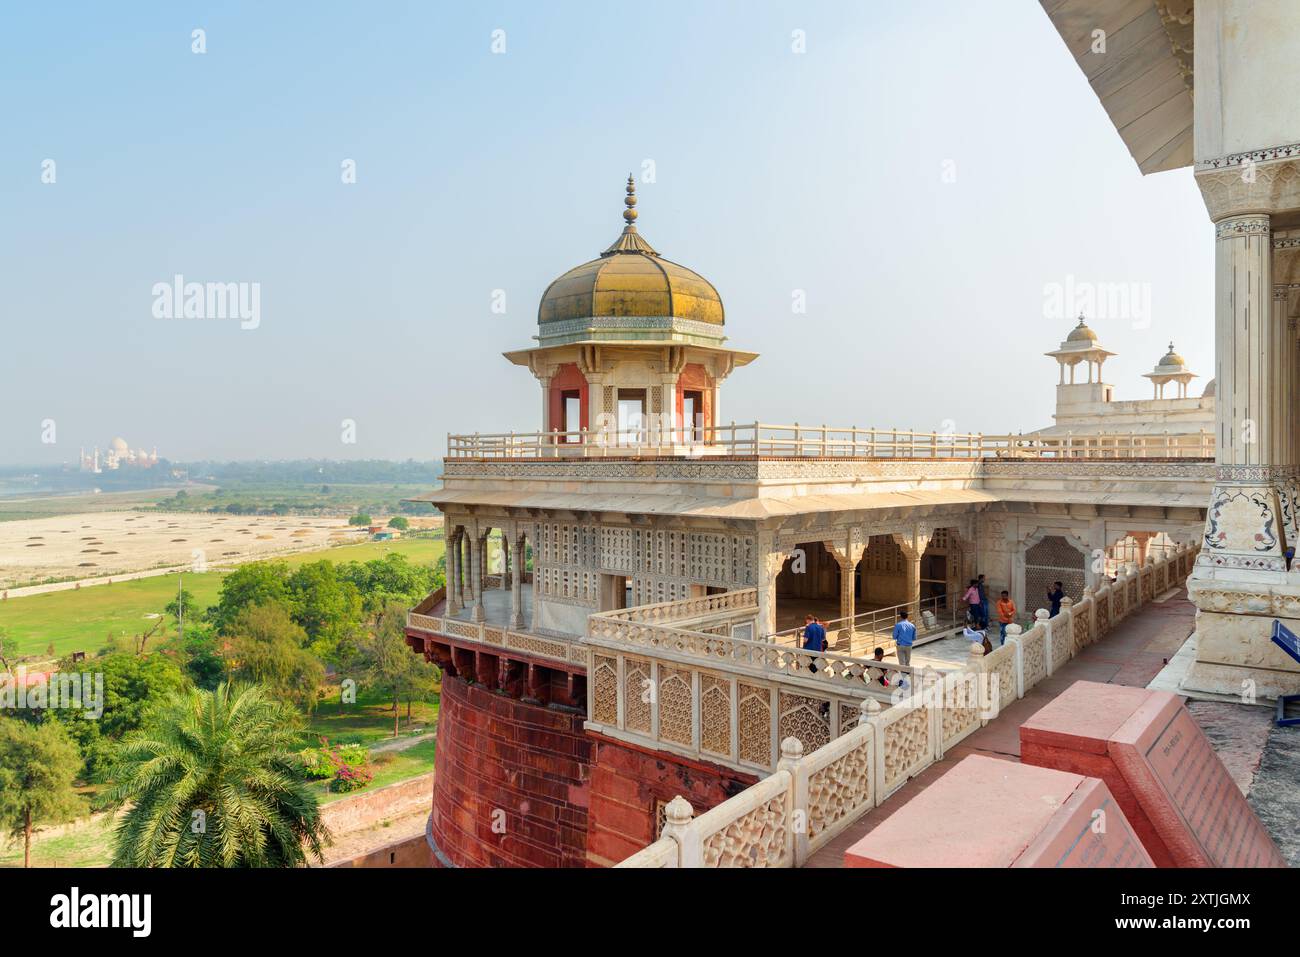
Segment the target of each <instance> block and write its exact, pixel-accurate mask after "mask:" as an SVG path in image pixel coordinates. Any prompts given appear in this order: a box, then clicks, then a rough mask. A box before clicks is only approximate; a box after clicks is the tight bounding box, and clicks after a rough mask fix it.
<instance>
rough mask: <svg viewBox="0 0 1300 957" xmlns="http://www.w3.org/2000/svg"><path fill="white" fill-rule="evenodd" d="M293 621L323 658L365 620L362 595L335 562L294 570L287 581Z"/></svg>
mask: <svg viewBox="0 0 1300 957" xmlns="http://www.w3.org/2000/svg"><path fill="white" fill-rule="evenodd" d="M285 588H286V590H287V593H288V601H287V604H288V606H289V609H290V611H291V612H292V613H293V619H294V621H296V622H297V623H298V624H300V625H302V627H303V628H304V629H306V631H307V638H308V639H309V641H311V642H313V643H316V649H317V652H318V654H320V656H321V657H327V656H328V655H329V652H330V649H331V648H332V647H333V646H334V645H335V644H336V643H337V642H338V641H339V639H341V638H342V637H344V636H345V635H347V634H348V633H350V632H351V631H353V630H354V629H356V628H357V627H358V626H359V625H360V624H361V621H362V607H361V593H360V592H359V591H358V590H357V587H356V586H355V585H354V584H352V583H351V582H350V581H347V580H346V579H343V578H341V577H340V576H339V573H338V568H337V567H336V566H335V564H334V563H333V562H331V561H328V560H326V559H322V560H321V561H318V562H310V563H308V564H306V565H301V566H299V567H298V568H296V569H294V571H293V573H292V574H291V575H289V577H288V579H287V580H286V581H285Z"/></svg>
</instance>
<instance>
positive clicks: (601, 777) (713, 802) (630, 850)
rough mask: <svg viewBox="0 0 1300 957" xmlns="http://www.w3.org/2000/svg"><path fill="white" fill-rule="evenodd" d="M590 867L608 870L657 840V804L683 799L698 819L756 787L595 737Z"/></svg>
mask: <svg viewBox="0 0 1300 957" xmlns="http://www.w3.org/2000/svg"><path fill="white" fill-rule="evenodd" d="M588 737H589V738H590V739H591V740H592V741H593V742H594V744H595V761H594V764H593V766H592V768H591V813H590V818H589V823H588V831H587V862H588V864H590V865H591V866H593V867H609V866H612V865H614V864H617V863H618V862H619V861H621V860H623V859H625V858H627V857H630V856H631V855H632V854H635V853H636V852H637V851H639V850H641V848H643V847H645V846H646V845H647V844H650V843H652V842H653V841H654V839H655V826H656V823H657V821H656V808H657V802H659V801H663V802H665V803H666V802H668V801H671V800H672V799H673V798H674V797H676V796H677V795H679V794H680V795H681V796H682V797H684V798H686V800H687V801H689V802H690V804H691V807H693V808H694V809H695V814H696V816H697V817H698V816H699V815H701V814H703V813H704V812H705V811H708V810H710V809H712V808H714V807H717V806H718V805H719V804H721V803H722V802H723V801H725V800H727V798H729V797H731V796H732V795H734V794H738V793H740V792H741V791H742V790H744V789H745V788H747V787H749V786H750V785H751V784H754V783H756V782H757V781H758V778H757V777H754V776H752V775H747V774H740V773H739V772H736V771H730V770H727V769H725V768H721V767H717V766H715V765H710V764H703V763H700V762H698V761H690V760H688V759H686V758H681V757H677V756H676V755H671V756H670V755H667V754H662V753H658V752H654V751H648V750H644V749H642V748H638V747H635V746H634V745H630V744H626V743H624V742H622V741H613V740H611V739H609V738H606V737H603V736H601V735H597V734H589V735H588Z"/></svg>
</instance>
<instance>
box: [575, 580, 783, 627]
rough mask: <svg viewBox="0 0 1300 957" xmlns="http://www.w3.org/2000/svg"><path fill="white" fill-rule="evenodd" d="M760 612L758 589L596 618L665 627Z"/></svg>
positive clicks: (666, 602)
mask: <svg viewBox="0 0 1300 957" xmlns="http://www.w3.org/2000/svg"><path fill="white" fill-rule="evenodd" d="M757 611H758V589H757V588H738V589H736V590H735V591H726V592H720V593H718V594H716V595H700V596H698V597H695V598H682V599H678V600H677V601H661V602H656V603H655V604H653V605H637V606H636V607H635V608H620V609H617V610H615V611H603V612H600V613H599V614H597V615H595V616H593V617H595V618H598V619H603V620H608V621H611V622H638V623H645V624H665V623H667V622H683V621H689V620H691V619H696V618H710V617H717V616H722V615H732V614H734V615H736V616H742V615H745V614H752V613H757Z"/></svg>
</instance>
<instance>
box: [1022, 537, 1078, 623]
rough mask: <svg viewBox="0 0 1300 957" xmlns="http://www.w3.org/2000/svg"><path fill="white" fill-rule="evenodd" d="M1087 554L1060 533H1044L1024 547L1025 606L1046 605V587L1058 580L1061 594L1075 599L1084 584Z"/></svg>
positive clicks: (1076, 599) (1038, 606) (1030, 607)
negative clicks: (1031, 543)
mask: <svg viewBox="0 0 1300 957" xmlns="http://www.w3.org/2000/svg"><path fill="white" fill-rule="evenodd" d="M1086 562H1087V556H1086V555H1084V553H1083V552H1081V551H1080V550H1079V549H1078V548H1076V547H1075V546H1074V544H1073V543H1071V542H1070V540H1069V539H1068V538H1066V537H1065V536H1064V535H1044V536H1043V537H1042V538H1041V539H1040V540H1039V541H1037V542H1035V543H1034V544H1033V545H1030V546H1029V547H1028V548H1027V549H1025V596H1024V598H1025V600H1024V606H1025V608H1026V609H1035V610H1036V609H1039V608H1044V607H1046V606H1047V591H1048V589H1050V588H1051V587H1052V584H1053V583H1054V582H1058V581H1059V582H1060V583H1061V587H1062V588H1063V589H1064V590H1065V594H1066V595H1068V596H1069V597H1070V598H1071V599H1072V600H1074V601H1078V600H1079V599H1080V598H1082V597H1083V589H1084V586H1085V585H1087V584H1088V575H1087V570H1086V569H1087V566H1086Z"/></svg>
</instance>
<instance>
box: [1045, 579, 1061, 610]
mask: <svg viewBox="0 0 1300 957" xmlns="http://www.w3.org/2000/svg"><path fill="white" fill-rule="evenodd" d="M1064 597H1065V589H1064V588H1063V587H1062V585H1061V583H1060V582H1053V583H1052V587H1051V588H1049V589H1047V600H1048V601H1049V602H1050V603H1051V605H1052V610H1051V611H1050V612H1049V613H1048V614H1049V617H1051V618H1055V617H1056V616H1057V615H1059V614H1060V613H1061V599H1062V598H1064Z"/></svg>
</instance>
